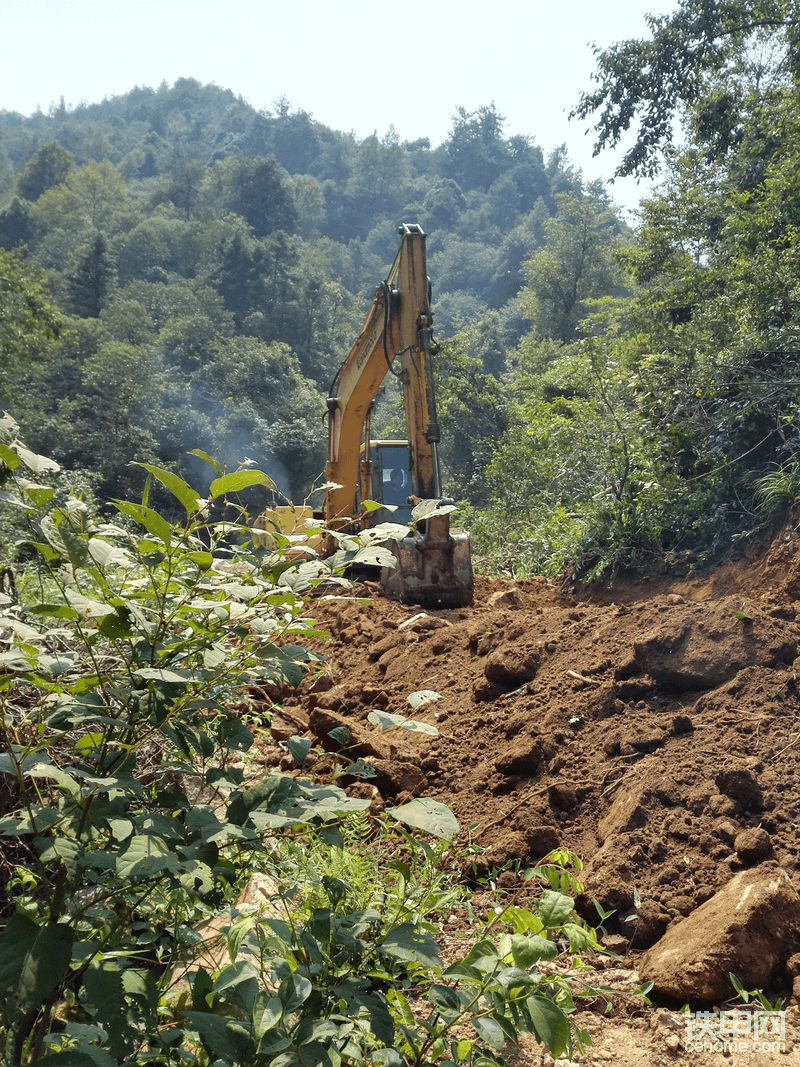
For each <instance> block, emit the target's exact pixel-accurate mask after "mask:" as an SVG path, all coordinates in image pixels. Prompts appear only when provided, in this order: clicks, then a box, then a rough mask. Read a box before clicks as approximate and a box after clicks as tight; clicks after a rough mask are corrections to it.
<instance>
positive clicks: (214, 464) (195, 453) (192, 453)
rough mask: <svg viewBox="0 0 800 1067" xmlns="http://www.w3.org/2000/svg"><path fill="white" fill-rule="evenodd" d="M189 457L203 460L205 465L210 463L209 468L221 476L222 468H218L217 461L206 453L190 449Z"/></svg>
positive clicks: (198, 449) (197, 449)
mask: <svg viewBox="0 0 800 1067" xmlns="http://www.w3.org/2000/svg"><path fill="white" fill-rule="evenodd" d="M189 455H190V456H197V458H198V459H202V460H205V462H206V463H210V464H211V466H212V467H213V468H214V470H215V471H216V472H217V474H222V467H220V465H219V463H217V461H216V460H215V459H214V458H213V457H212V456H209V454H208V452H204V451H203V450H202V448H192V449H190V450H189Z"/></svg>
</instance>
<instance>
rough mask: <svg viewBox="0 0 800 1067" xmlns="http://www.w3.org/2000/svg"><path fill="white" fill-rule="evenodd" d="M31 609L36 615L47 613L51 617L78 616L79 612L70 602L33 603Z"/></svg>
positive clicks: (67, 617)
mask: <svg viewBox="0 0 800 1067" xmlns="http://www.w3.org/2000/svg"><path fill="white" fill-rule="evenodd" d="M29 610H30V611H31V613H32V614H34V615H46V616H47V617H48V618H51V619H77V618H78V612H77V611H76V610H75V608H71V607H70V606H69V604H32V605H31V607H30V609H29Z"/></svg>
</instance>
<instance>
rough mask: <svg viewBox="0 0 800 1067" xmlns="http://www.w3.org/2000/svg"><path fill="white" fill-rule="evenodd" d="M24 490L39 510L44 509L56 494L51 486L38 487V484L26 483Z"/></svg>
mask: <svg viewBox="0 0 800 1067" xmlns="http://www.w3.org/2000/svg"><path fill="white" fill-rule="evenodd" d="M22 488H23V491H24V492H25V494H26V496H29V497H30V498H31V500H32V501H33V502H34V504H35V505H36V506H37V507H38V508H41V507H44V505H45V504H46V503H47V502H48V501H49V500H51V499H52V496H53V493H54V492H55V490H54V489H53V487H52V486H51V485H38V484H37V483H36V482H26V483H25V484H24V485H23V486H22Z"/></svg>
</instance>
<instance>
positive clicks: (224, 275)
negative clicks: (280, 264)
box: [210, 233, 267, 326]
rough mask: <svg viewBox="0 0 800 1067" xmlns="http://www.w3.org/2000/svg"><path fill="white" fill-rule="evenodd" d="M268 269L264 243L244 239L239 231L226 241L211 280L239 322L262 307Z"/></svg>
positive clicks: (238, 323)
mask: <svg viewBox="0 0 800 1067" xmlns="http://www.w3.org/2000/svg"><path fill="white" fill-rule="evenodd" d="M266 270H267V264H266V257H265V254H264V248H263V247H262V246H261V244H257V243H255V242H248V241H245V240H244V238H243V237H242V236H241V234H238V233H237V234H236V235H235V236H234V237H233V238H231V239H230V240H229V241H227V242H226V243H225V245H224V247H223V249H222V254H221V256H220V262H219V264H218V266H217V267H216V268H215V270H214V271H213V273H212V274H211V278H210V280H211V284H212V285H213V286H214V288H215V289H216V290H217V292H218V293H219V295H220V296H221V297H222V299H223V300H224V301H225V307H226V308H227V309H228V311H230V312H232V313H233V316H234V318H235V320H236V324H237V326H241V324H242V322H243V320H244V319H245V318H246V317H247V316H248V315H250V314H251V313H252V312H253V311H258V310H260V309H261V307H262V304H263V299H264V281H265V272H266Z"/></svg>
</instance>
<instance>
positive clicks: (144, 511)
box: [113, 500, 172, 548]
mask: <svg viewBox="0 0 800 1067" xmlns="http://www.w3.org/2000/svg"><path fill="white" fill-rule="evenodd" d="M113 504H114V507H115V508H116V509H117V510H118V511H121V512H122V514H123V515H128V516H130V518H132V519H133V520H134V521H135V522H138V523H139V525H140V526H144V528H145V530H147V532H148V533H149V534H152V535H153V537H157V538H158V540H159V541H161V543H162V544H163V545H165V546H166V547H167V548H169V546H170V544H171V543H172V527H171V526H170V524H169V523H168V522H167V520H166V519H164V518H162V517H161V516H160V515H159V514H158V512H157V511H153V509H152V508H148V507H145V505H144V504H133V503H131V502H130V501H128V500H114V501H113Z"/></svg>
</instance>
